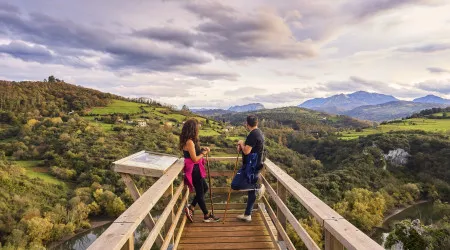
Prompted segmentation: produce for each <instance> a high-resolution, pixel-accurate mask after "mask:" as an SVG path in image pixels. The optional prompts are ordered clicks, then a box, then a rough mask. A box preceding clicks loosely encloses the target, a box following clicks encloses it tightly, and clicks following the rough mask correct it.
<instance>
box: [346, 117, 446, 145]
mask: <svg viewBox="0 0 450 250" xmlns="http://www.w3.org/2000/svg"><path fill="white" fill-rule="evenodd" d="M410 130H423V131H425V132H434V133H442V134H445V133H450V119H423V118H414V119H408V120H404V121H401V122H399V123H390V124H384V125H380V126H379V127H378V128H369V129H364V130H363V131H362V132H356V131H350V132H343V133H342V136H341V139H343V140H352V139H357V138H359V137H360V136H367V135H371V134H377V133H387V132H391V131H410Z"/></svg>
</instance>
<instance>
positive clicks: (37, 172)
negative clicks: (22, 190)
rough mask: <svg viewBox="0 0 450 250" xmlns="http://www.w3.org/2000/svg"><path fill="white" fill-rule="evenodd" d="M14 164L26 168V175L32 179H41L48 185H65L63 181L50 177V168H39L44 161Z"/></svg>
mask: <svg viewBox="0 0 450 250" xmlns="http://www.w3.org/2000/svg"><path fill="white" fill-rule="evenodd" d="M13 162H14V163H15V164H17V165H19V166H21V167H23V168H25V170H26V175H27V176H28V177H30V178H39V179H42V180H44V181H45V182H48V183H52V184H62V185H64V182H63V181H61V180H58V179H57V178H55V177H53V176H52V175H50V173H49V172H48V168H46V167H38V166H39V164H41V163H42V161H13Z"/></svg>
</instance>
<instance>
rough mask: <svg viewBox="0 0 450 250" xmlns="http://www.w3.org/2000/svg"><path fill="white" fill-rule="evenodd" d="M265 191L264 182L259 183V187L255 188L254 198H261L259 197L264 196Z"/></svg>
mask: <svg viewBox="0 0 450 250" xmlns="http://www.w3.org/2000/svg"><path fill="white" fill-rule="evenodd" d="M265 192H266V186H264V184H261V186H260V187H259V189H257V190H256V199H257V200H261V198H262V197H263V196H264V193H265Z"/></svg>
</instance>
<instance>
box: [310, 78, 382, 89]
mask: <svg viewBox="0 0 450 250" xmlns="http://www.w3.org/2000/svg"><path fill="white" fill-rule="evenodd" d="M386 85H387V84H386V83H383V82H379V81H370V80H365V79H362V78H360V77H356V76H351V77H350V79H349V80H348V81H330V82H327V83H321V84H319V85H318V86H317V89H318V90H320V91H326V92H338V93H340V92H352V91H358V90H364V91H378V90H380V89H382V88H384V87H385V86H386Z"/></svg>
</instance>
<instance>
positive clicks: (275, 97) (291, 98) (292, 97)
mask: <svg viewBox="0 0 450 250" xmlns="http://www.w3.org/2000/svg"><path fill="white" fill-rule="evenodd" d="M308 92H309V91H305V92H304V90H302V89H294V90H292V91H288V92H280V93H275V94H270V95H256V96H254V97H250V98H247V99H246V100H247V101H248V102H262V103H272V104H280V103H290V102H298V103H300V100H303V99H305V98H311V93H308Z"/></svg>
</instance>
